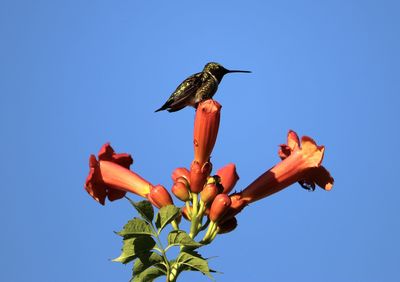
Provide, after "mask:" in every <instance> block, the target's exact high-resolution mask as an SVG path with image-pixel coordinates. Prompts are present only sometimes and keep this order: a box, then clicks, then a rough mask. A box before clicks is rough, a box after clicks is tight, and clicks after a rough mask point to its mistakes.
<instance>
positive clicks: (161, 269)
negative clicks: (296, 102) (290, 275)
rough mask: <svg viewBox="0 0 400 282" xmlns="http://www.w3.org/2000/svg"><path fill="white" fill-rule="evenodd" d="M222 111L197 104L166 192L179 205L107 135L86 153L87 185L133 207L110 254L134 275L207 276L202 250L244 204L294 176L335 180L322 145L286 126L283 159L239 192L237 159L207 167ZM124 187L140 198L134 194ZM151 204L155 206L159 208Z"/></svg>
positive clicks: (306, 183) (312, 183)
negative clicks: (183, 160) (181, 163)
mask: <svg viewBox="0 0 400 282" xmlns="http://www.w3.org/2000/svg"><path fill="white" fill-rule="evenodd" d="M220 113H221V105H220V104H219V103H218V102H217V101H215V100H211V99H210V100H205V101H203V102H201V103H200V104H199V105H198V107H197V110H196V114H195V121H194V139H193V144H194V159H193V162H192V163H191V164H190V168H189V169H187V168H184V167H179V168H177V169H175V170H174V171H173V173H172V181H173V185H172V188H171V192H172V194H173V195H174V196H175V197H176V198H177V199H178V200H179V201H181V202H182V204H180V205H179V204H178V205H177V204H174V201H173V199H172V197H171V194H170V192H168V190H167V189H166V188H165V187H164V186H162V185H153V184H152V183H150V182H149V181H148V180H146V179H144V178H143V177H141V176H140V175H139V174H137V173H136V172H134V171H132V170H131V169H130V166H131V164H132V163H133V160H132V157H131V156H130V155H129V154H118V153H115V151H114V150H113V148H112V147H111V146H110V144H109V143H107V144H105V145H103V147H102V148H101V149H100V152H99V153H98V156H97V158H96V157H95V156H94V155H91V156H90V158H89V168H90V171H89V175H88V177H87V179H86V183H85V189H86V191H87V192H88V193H89V194H90V195H91V196H92V197H93V198H94V199H95V200H96V201H97V202H99V203H100V204H102V205H104V204H105V202H106V198H108V200H109V201H115V200H118V199H122V198H124V197H125V198H126V199H128V201H129V202H130V203H131V204H132V206H133V208H135V209H136V210H137V213H138V216H137V217H134V218H133V219H131V220H129V221H128V222H127V223H126V224H125V226H124V227H123V228H122V230H121V231H120V232H117V234H118V235H119V236H121V238H122V241H123V246H122V252H121V255H120V256H119V257H117V258H115V259H114V261H116V262H121V263H123V264H127V263H130V262H133V271H132V279H131V281H133V282H139V281H153V280H154V279H156V278H158V277H160V276H165V279H166V281H167V282H168V281H169V282H172V281H177V279H178V277H179V274H180V273H182V272H183V271H198V272H201V273H202V274H204V275H207V276H208V277H210V278H212V273H213V272H215V271H213V270H211V269H210V267H209V264H208V260H207V259H206V258H204V257H203V256H202V255H201V254H200V252H199V250H200V249H201V248H202V247H204V246H207V245H209V244H211V243H212V242H213V241H214V239H215V238H216V237H217V236H219V235H222V234H225V233H229V232H232V231H233V230H234V229H235V228H236V227H237V219H236V216H237V214H238V213H239V212H241V211H242V210H243V209H244V208H245V207H246V206H248V205H249V204H251V203H253V202H255V201H258V200H261V199H263V198H265V197H267V196H269V195H271V194H274V193H276V192H278V191H280V190H282V189H284V188H286V187H288V186H290V185H292V184H294V183H296V182H298V183H299V184H300V185H301V186H302V187H303V188H305V189H308V190H314V189H315V187H316V186H319V187H321V188H323V189H324V190H330V189H331V188H332V185H333V178H332V177H331V175H330V174H329V172H328V170H326V169H325V168H324V167H323V166H322V165H321V163H322V159H323V156H324V151H325V149H324V146H318V145H317V144H316V143H315V141H314V140H313V139H311V138H310V137H307V136H303V137H302V138H301V139H300V138H299V137H298V135H297V134H296V133H295V132H294V131H291V130H290V131H289V133H288V135H287V142H286V144H283V145H280V147H279V151H278V155H279V157H280V159H281V161H280V162H279V163H277V164H276V165H275V166H273V167H272V168H270V169H269V170H267V171H266V172H264V173H263V174H262V175H261V176H259V177H258V178H257V179H256V180H254V181H253V182H252V183H250V184H249V185H248V186H247V187H245V188H244V189H243V190H242V191H241V192H234V193H232V192H231V191H232V190H233V188H234V186H235V184H236V182H237V181H238V179H239V176H238V174H237V172H236V167H235V165H234V164H232V163H230V164H228V165H226V166H224V167H222V168H221V169H219V170H218V171H217V172H216V173H215V174H212V164H211V161H210V156H211V153H212V150H213V147H214V145H215V142H216V139H217V134H218V128H219V123H220ZM127 192H130V193H133V194H136V195H137V196H140V197H142V198H144V199H145V200H142V201H139V202H134V201H132V200H131V199H130V198H128V197H127V196H126V193H127ZM154 207H155V208H157V209H158V212H157V214H156V215H155V212H154ZM182 217H183V218H184V220H187V221H188V222H189V224H187V225H186V226H190V228H187V229H188V230H184V229H183V228H181V226H182V225H183V224H181V220H182ZM167 226H169V227H168V228H166V227H167ZM163 236H166V238H165V237H163ZM165 242H167V244H166V243H165ZM174 247H176V248H177V250H178V251H176V252H175V254H177V255H176V257H175V258H171V257H170V256H171V255H170V254H171V252H169V250H170V249H171V248H174Z"/></svg>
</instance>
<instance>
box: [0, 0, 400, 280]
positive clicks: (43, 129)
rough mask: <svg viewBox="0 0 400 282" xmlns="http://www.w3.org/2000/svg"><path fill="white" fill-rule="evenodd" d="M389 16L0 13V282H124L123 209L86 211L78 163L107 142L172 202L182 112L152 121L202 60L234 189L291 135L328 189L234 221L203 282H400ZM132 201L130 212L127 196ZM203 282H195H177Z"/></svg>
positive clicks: (272, 202)
mask: <svg viewBox="0 0 400 282" xmlns="http://www.w3.org/2000/svg"><path fill="white" fill-rule="evenodd" d="M399 11H400V4H399V2H398V1H197V2H194V1H18V0H13V1H7V0H3V1H1V3H0V38H1V43H0V95H1V102H0V126H1V127H0V128H1V135H0V136H1V139H0V146H1V148H2V150H3V151H2V161H1V162H0V174H1V181H2V185H1V186H2V201H1V205H0V220H1V225H2V228H1V232H0V247H1V257H0V265H1V271H0V280H1V281H26V280H29V281H49V282H52V281H61V282H62V281H68V282H70V281H82V282H92V281H93V282H103V281H104V282H106V281H128V279H129V277H130V275H131V270H130V266H123V265H120V264H118V263H112V262H110V261H109V259H110V258H114V257H116V256H118V255H119V249H120V247H121V241H120V238H118V237H117V236H116V235H115V234H114V233H113V232H112V231H113V230H119V229H120V228H121V227H122V225H123V224H124V223H125V222H126V221H127V220H128V219H129V218H130V217H132V216H133V215H134V212H133V211H132V209H131V207H130V206H129V204H128V203H127V201H124V200H123V201H117V202H113V203H108V204H107V205H106V206H105V207H102V206H100V205H99V204H97V203H96V202H95V201H93V200H92V199H91V198H90V197H89V196H88V194H87V193H86V192H85V191H84V189H83V183H84V180H85V178H86V175H87V172H88V156H89V154H91V153H97V151H98V150H99V148H100V146H101V145H102V144H103V143H105V142H106V141H110V142H111V144H112V145H113V147H114V148H115V149H116V151H118V152H129V153H131V154H132V155H133V158H134V160H135V163H134V165H133V166H132V168H133V169H134V170H135V171H137V172H138V173H140V174H141V175H142V176H143V177H145V178H147V179H148V180H150V181H151V182H153V183H155V184H157V183H161V184H164V185H166V186H167V187H170V185H171V180H170V174H171V172H172V170H173V169H174V168H175V167H177V166H188V165H189V163H190V161H191V160H192V158H193V152H192V127H193V117H194V114H193V113H194V111H193V110H192V109H185V110H182V111H180V112H178V113H175V114H168V113H166V112H162V113H156V114H155V113H153V111H154V110H155V109H156V108H158V107H159V106H161V104H162V103H163V102H164V101H165V100H166V98H167V97H168V96H169V95H170V93H171V92H172V91H173V90H174V89H175V87H176V86H177V85H178V83H179V82H180V81H181V80H183V79H184V78H185V77H187V76H188V75H190V74H192V73H195V72H198V71H200V70H201V69H202V67H203V65H204V64H205V63H206V62H208V61H217V62H220V63H221V64H223V65H225V66H226V67H227V68H234V69H248V70H252V71H253V73H252V74H235V75H234V74H232V75H230V76H226V77H225V78H224V80H223V82H222V83H221V85H220V89H219V92H218V93H217V95H216V96H215V98H216V99H217V100H218V101H219V102H220V103H221V104H222V105H223V108H222V118H221V127H220V134H219V137H218V140H217V143H216V146H215V150H214V152H213V162H214V167H215V168H216V169H217V168H219V167H221V166H223V165H224V164H226V163H228V162H235V163H236V164H237V168H238V173H239V175H240V177H241V179H240V181H239V183H238V185H237V189H238V190H240V189H242V188H244V187H245V186H246V185H247V184H249V183H250V182H251V181H252V180H254V179H255V178H256V177H257V176H258V175H260V174H261V173H262V172H263V171H265V170H266V169H268V168H269V167H271V166H272V165H274V164H275V163H277V162H278V161H279V159H278V156H277V149H278V147H277V145H278V144H281V143H283V142H284V141H285V137H286V132H287V130H288V129H293V130H296V131H297V132H298V133H299V134H300V135H309V136H312V137H313V138H315V139H316V141H317V142H318V144H323V145H325V146H326V155H325V159H324V165H325V166H326V167H327V168H328V169H329V170H330V171H331V173H332V175H333V176H334V177H335V180H336V182H335V186H334V188H333V190H332V191H331V192H325V191H323V190H321V189H318V190H316V191H315V192H314V193H310V192H307V191H305V190H303V189H301V188H300V187H299V186H298V185H293V186H292V187H290V188H288V189H286V190H284V191H283V192H281V193H279V194H276V195H273V196H271V197H269V198H266V199H264V200H262V201H260V202H257V203H255V204H253V205H251V206H250V207H248V208H246V209H245V210H244V212H243V213H242V214H241V215H240V216H239V218H238V220H239V226H238V228H237V230H236V231H235V232H233V233H231V234H228V235H225V236H223V237H222V236H221V237H219V238H217V239H216V241H215V243H214V244H213V246H212V247H209V248H205V250H204V253H205V255H206V256H218V257H217V258H215V259H213V260H212V261H210V265H211V266H212V267H213V268H214V269H217V270H219V271H221V272H224V274H222V275H216V278H217V281H230V282H232V281H233V282H236V281H277V282H279V281H399V280H400V274H399V271H398V268H397V267H398V263H399V261H400V244H399V240H398V239H399V238H400V226H399V225H400V221H399V212H400V205H399V198H400V190H399V184H398V176H399V168H400V166H399V162H398V160H399V158H400V154H399V150H398V148H397V147H398V142H399V140H400V134H399V129H400V128H399V120H400V111H399V108H400V98H399V95H400V80H399V71H400V69H399V65H400V36H399V34H400V17H399ZM134 199H139V198H137V197H136V198H135V197H134ZM188 279H194V281H207V278H205V277H203V276H201V275H200V274H197V273H196V274H194V275H191V274H188V275H183V276H182V281H187V280H188ZM160 281H162V280H160Z"/></svg>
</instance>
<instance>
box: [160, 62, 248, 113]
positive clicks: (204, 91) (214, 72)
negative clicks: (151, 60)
mask: <svg viewBox="0 0 400 282" xmlns="http://www.w3.org/2000/svg"><path fill="white" fill-rule="evenodd" d="M233 72H244V73H250V72H251V71H243V70H228V69H226V68H224V67H223V66H222V65H220V64H218V63H214V62H210V63H207V64H206V65H205V66H204V68H203V70H202V71H201V72H198V73H195V74H193V75H191V76H189V77H188V78H186V79H185V80H184V81H183V82H182V83H181V84H179V86H178V87H177V88H176V89H175V91H174V93H172V94H171V96H170V97H169V98H168V100H167V102H165V104H164V105H162V107H161V108H159V109H157V110H156V111H155V112H159V111H163V110H167V111H168V112H176V111H179V110H181V109H183V108H184V107H186V106H192V107H194V108H197V104H198V103H199V102H201V101H203V100H207V99H211V98H212V97H213V96H214V94H215V92H217V89H218V84H220V83H221V80H222V78H223V77H224V75H225V74H227V73H233Z"/></svg>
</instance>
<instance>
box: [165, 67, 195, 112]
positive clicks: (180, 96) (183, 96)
mask: <svg viewBox="0 0 400 282" xmlns="http://www.w3.org/2000/svg"><path fill="white" fill-rule="evenodd" d="M202 83H203V79H202V73H201V72H199V73H196V74H194V75H191V76H189V77H188V78H186V79H185V80H184V81H183V82H182V83H181V84H179V86H178V87H177V88H176V90H175V91H174V93H172V95H171V97H169V99H168V100H167V103H168V106H169V107H170V108H175V107H178V106H179V105H181V104H187V100H189V99H191V98H193V96H194V95H195V93H196V91H197V90H198V89H199V88H200V86H201V84H202Z"/></svg>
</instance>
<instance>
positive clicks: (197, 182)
mask: <svg viewBox="0 0 400 282" xmlns="http://www.w3.org/2000/svg"><path fill="white" fill-rule="evenodd" d="M211 169H212V166H211V163H210V162H206V163H205V164H204V165H200V163H199V162H197V161H193V163H192V165H191V167H190V190H191V191H192V192H193V193H200V192H201V190H203V186H204V184H205V183H206V181H207V177H208V176H209V175H210V172H211Z"/></svg>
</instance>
